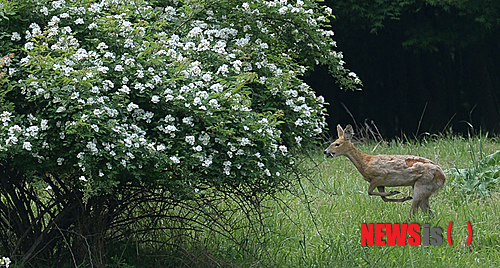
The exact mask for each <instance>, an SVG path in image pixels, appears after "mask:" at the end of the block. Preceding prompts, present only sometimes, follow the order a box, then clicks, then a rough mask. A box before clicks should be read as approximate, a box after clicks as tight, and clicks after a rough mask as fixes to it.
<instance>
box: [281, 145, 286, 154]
mask: <svg viewBox="0 0 500 268" xmlns="http://www.w3.org/2000/svg"><path fill="white" fill-rule="evenodd" d="M279 149H280V151H281V153H282V154H283V155H285V154H286V153H287V152H288V148H286V146H285V145H280V147H279Z"/></svg>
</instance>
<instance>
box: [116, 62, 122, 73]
mask: <svg viewBox="0 0 500 268" xmlns="http://www.w3.org/2000/svg"><path fill="white" fill-rule="evenodd" d="M115 71H117V72H122V71H123V66H121V65H120V64H117V65H116V66H115Z"/></svg>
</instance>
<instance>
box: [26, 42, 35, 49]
mask: <svg viewBox="0 0 500 268" xmlns="http://www.w3.org/2000/svg"><path fill="white" fill-rule="evenodd" d="M33 48H34V45H33V42H28V43H26V44H24V49H26V50H32V49H33Z"/></svg>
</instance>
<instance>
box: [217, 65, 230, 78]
mask: <svg viewBox="0 0 500 268" xmlns="http://www.w3.org/2000/svg"><path fill="white" fill-rule="evenodd" d="M228 72H229V68H228V67H227V65H226V64H223V65H222V66H220V67H219V69H217V72H216V74H221V75H223V76H227V73H228Z"/></svg>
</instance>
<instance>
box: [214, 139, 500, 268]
mask: <svg viewBox="0 0 500 268" xmlns="http://www.w3.org/2000/svg"><path fill="white" fill-rule="evenodd" d="M498 145H499V143H498V142H497V141H495V140H494V139H488V138H482V139H479V138H475V139H464V138H455V137H453V138H452V137H449V138H442V137H441V138H429V139H427V140H424V141H422V142H420V143H417V142H397V141H395V142H390V143H382V144H357V148H358V149H359V150H360V151H362V152H365V153H369V154H414V155H419V156H422V157H426V158H429V159H431V160H432V161H434V162H435V163H438V164H439V165H440V166H441V167H442V168H443V169H444V170H445V171H446V172H447V173H448V172H451V170H453V169H456V168H472V169H473V168H475V167H477V165H478V164H479V163H480V160H481V158H482V157H484V156H486V155H489V154H491V153H494V152H495V151H497V149H499V148H498V147H499V146H498ZM325 148H326V146H325ZM305 164H306V165H308V166H309V169H310V173H309V174H308V175H307V176H304V178H303V179H301V181H300V183H298V184H297V185H296V186H294V189H293V190H292V192H291V193H282V194H280V196H278V197H277V200H279V201H276V200H273V201H269V202H268V204H267V209H265V210H264V213H265V218H264V225H265V228H267V230H268V231H269V232H268V233H267V234H266V237H264V238H261V239H260V240H261V241H263V242H264V243H263V245H261V246H256V247H257V248H259V247H262V248H263V249H260V250H259V249H257V250H256V251H255V252H257V254H260V256H258V257H259V258H261V259H262V260H263V261H262V262H255V261H250V259H252V257H250V256H248V254H246V253H242V252H241V250H237V249H235V248H232V247H231V246H229V245H230V244H231V243H230V242H228V241H225V240H224V239H223V238H221V237H218V236H216V235H215V236H212V235H210V236H207V237H206V238H205V239H206V240H205V241H209V242H210V244H211V246H213V249H214V250H215V251H218V252H219V253H218V254H216V255H219V257H222V258H223V259H226V261H227V262H223V263H225V265H227V264H229V265H230V266H232V264H234V265H235V266H242V267H259V266H268V265H271V266H277V267H342V266H343V267H363V266H368V267H467V266H469V267H500V228H499V226H500V207H499V205H498V202H499V201H500V194H499V193H498V192H496V191H495V189H492V191H491V192H489V194H488V193H486V190H488V189H482V188H481V189H482V193H483V196H484V197H479V195H478V194H476V193H475V192H474V189H472V190H471V191H468V192H467V191H465V190H463V189H460V185H459V184H457V181H458V180H457V179H455V178H450V176H448V178H447V184H446V185H445V187H444V188H443V189H442V190H441V191H440V192H438V193H437V194H436V195H434V196H433V197H432V198H431V208H432V209H433V211H434V213H435V216H434V217H431V216H428V215H425V214H422V213H419V214H418V215H416V216H414V217H412V218H409V219H408V218H407V214H408V211H409V208H410V204H411V201H407V202H404V203H385V202H383V201H382V199H381V198H379V197H375V196H369V195H368V194H367V187H368V183H367V182H366V181H364V180H363V179H362V177H361V175H360V174H359V173H358V172H357V170H356V169H355V167H354V166H353V165H352V164H351V163H350V161H349V160H348V159H347V158H345V157H337V158H333V159H327V158H325V157H324V156H323V155H322V149H321V148H318V152H317V153H315V154H314V156H313V157H312V159H311V160H307V161H306V163H305ZM495 176H496V177H498V173H496V175H494V176H492V178H495ZM473 179H476V180H480V178H473ZM454 180H455V183H454V182H453V181H454ZM450 186H453V187H450ZM489 187H491V185H490V186H489ZM478 189H479V188H478ZM392 190H399V191H401V192H402V193H403V194H404V195H405V196H406V195H411V189H410V187H397V188H396V189H394V188H393V189H392ZM478 192H479V190H478ZM484 193H486V194H484ZM450 222H452V223H453V225H452V226H453V227H452V241H453V246H449V245H448V242H447V239H446V231H447V227H448V224H449V223H450ZM467 222H470V223H471V225H472V229H473V240H472V244H471V246H469V247H467V246H466V244H467V237H468V232H467V230H468V229H467ZM363 223H418V224H420V225H421V226H423V224H426V223H428V224H430V227H431V228H432V227H440V228H441V229H442V230H443V244H442V245H441V246H409V245H406V246H392V247H391V246H382V247H375V246H373V247H362V246H361V245H360V227H361V224H363ZM242 235H243V234H242ZM221 252H222V253H221ZM259 252H260V253H259ZM220 254H222V256H221V255H220ZM212 264H217V262H213V263H212Z"/></svg>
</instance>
